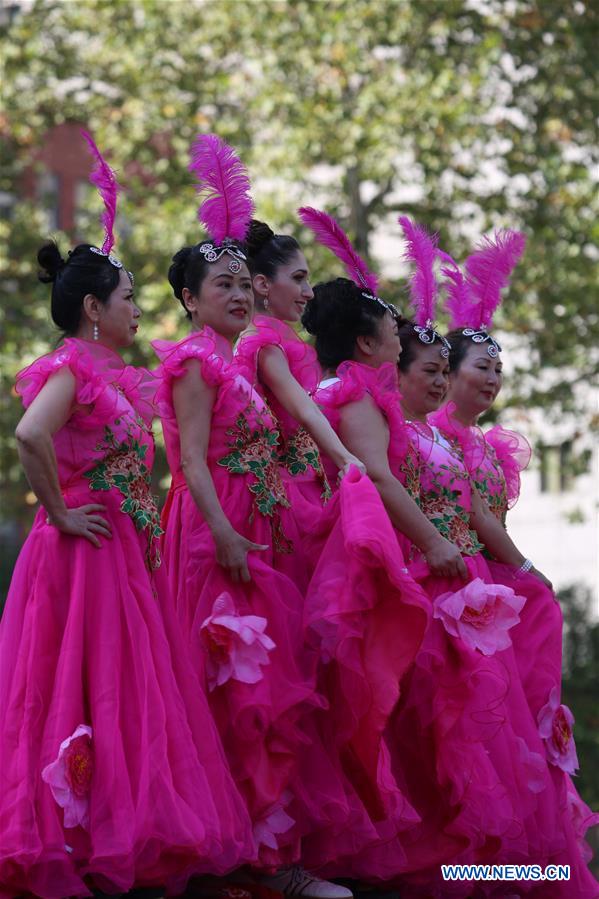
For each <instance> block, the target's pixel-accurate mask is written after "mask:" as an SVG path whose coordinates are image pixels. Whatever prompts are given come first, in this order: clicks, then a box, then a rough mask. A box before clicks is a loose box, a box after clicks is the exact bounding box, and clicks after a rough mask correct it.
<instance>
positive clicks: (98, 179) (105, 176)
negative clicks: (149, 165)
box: [81, 131, 120, 255]
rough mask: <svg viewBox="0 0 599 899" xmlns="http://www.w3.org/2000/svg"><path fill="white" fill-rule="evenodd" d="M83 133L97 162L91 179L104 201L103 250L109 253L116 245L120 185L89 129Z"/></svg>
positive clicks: (102, 220) (102, 219)
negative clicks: (115, 227)
mask: <svg viewBox="0 0 599 899" xmlns="http://www.w3.org/2000/svg"><path fill="white" fill-rule="evenodd" d="M81 134H82V135H83V137H84V138H85V140H86V141H87V143H88V144H89V148H90V150H91V152H92V156H93V157H94V159H95V161H96V163H97V165H96V168H95V169H94V170H93V172H92V173H91V175H90V176H89V180H90V181H91V183H92V184H93V185H94V187H97V188H98V191H99V194H100V196H101V197H102V200H103V201H104V212H103V213H102V218H101V219H100V221H101V222H102V225H103V226H104V243H103V244H102V247H101V250H102V252H103V253H106V255H108V253H110V251H111V250H112V248H113V246H114V234H113V228H114V220H115V217H116V198H117V194H118V192H119V190H120V186H119V183H118V181H117V180H116V175H115V174H114V172H113V171H112V169H111V168H110V166H109V165H108V163H107V162H106V160H105V159H104V157H103V156H102V154H101V153H100V151H99V150H98V148H97V146H96V144H95V143H94V140H93V138H92V136H91V134H88V132H87V131H82V132H81Z"/></svg>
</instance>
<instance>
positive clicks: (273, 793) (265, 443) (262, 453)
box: [154, 328, 371, 866]
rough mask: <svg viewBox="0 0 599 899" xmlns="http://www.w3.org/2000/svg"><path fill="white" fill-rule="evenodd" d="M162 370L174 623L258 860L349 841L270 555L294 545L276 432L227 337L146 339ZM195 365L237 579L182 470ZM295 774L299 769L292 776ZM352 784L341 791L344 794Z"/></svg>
mask: <svg viewBox="0 0 599 899" xmlns="http://www.w3.org/2000/svg"><path fill="white" fill-rule="evenodd" d="M154 348H155V349H156V352H157V353H158V355H159V357H160V360H161V369H160V371H161V376H162V379H163V388H162V407H163V413H164V418H163V427H164V433H165V439H166V446H167V454H168V458H169V464H170V466H171V470H172V472H173V485H172V487H171V491H170V494H169V499H168V502H167V506H166V514H165V516H164V520H165V522H166V524H165V528H166V533H165V537H164V554H165V558H166V561H167V563H168V568H169V576H170V579H171V586H172V591H173V594H174V595H175V596H176V602H177V610H178V613H179V618H180V620H181V623H182V625H183V630H184V632H185V635H186V636H187V639H188V641H189V645H190V648H191V653H192V658H193V661H194V664H195V665H196V668H197V670H198V671H201V672H202V673H203V675H204V677H205V679H206V683H207V690H208V697H209V701H210V705H211V708H212V710H213V714H214V716H215V720H216V722H217V725H218V728H219V731H220V733H221V736H222V740H223V743H224V746H225V749H226V752H227V756H228V759H229V762H230V765H231V769H232V772H233V774H234V777H235V779H236V782H237V784H238V787H239V789H240V791H241V792H242V794H243V797H244V800H245V803H246V805H247V808H248V810H249V813H250V815H251V818H252V822H253V824H254V833H255V836H256V841H257V843H258V848H259V860H260V864H261V865H263V866H264V865H266V866H277V865H280V864H285V863H289V862H292V861H295V860H297V859H298V857H299V851H300V838H301V837H302V836H303V835H304V834H305V833H308V832H312V831H313V830H314V829H316V828H319V827H324V828H325V829H327V828H328V827H329V826H332V825H334V826H341V825H347V824H348V822H349V821H350V819H351V818H354V817H356V816H357V817H358V821H357V822H356V823H355V824H354V825H352V827H354V828H355V829H356V831H357V829H358V828H359V829H360V836H359V841H360V845H362V844H363V843H364V841H366V840H367V839H369V838H370V836H371V835H370V834H368V833H367V832H366V831H367V830H368V827H367V824H368V822H364V821H362V820H361V819H360V817H359V810H357V809H354V808H353V807H352V802H351V800H352V797H351V791H348V790H347V789H346V784H345V782H344V778H343V775H342V772H341V771H339V769H338V766H337V765H336V763H335V760H334V758H333V759H330V758H329V756H328V753H327V752H326V751H325V749H324V747H323V746H322V744H321V742H320V740H319V738H318V734H317V732H316V723H315V718H314V715H315V711H316V710H318V709H322V708H324V706H325V705H326V703H325V701H324V699H323V698H322V697H321V696H320V695H319V694H318V693H317V692H316V688H315V679H316V663H317V657H316V654H315V653H314V652H310V651H309V650H308V648H307V647H306V646H305V644H304V639H303V630H302V613H303V597H302V594H301V593H300V591H299V590H298V588H297V586H296V585H295V583H294V582H293V581H292V580H291V579H290V578H289V577H288V576H287V575H286V574H283V573H282V572H281V569H280V565H279V561H278V560H279V558H280V556H281V555H284V554H287V555H291V554H292V553H293V552H294V548H295V546H298V545H299V537H298V531H297V527H296V524H295V519H294V517H293V513H292V510H291V508H290V504H289V500H288V497H287V493H286V490H285V485H284V483H283V480H282V479H281V475H280V469H279V466H278V452H279V449H278V431H277V428H276V425H275V422H274V420H273V418H272V415H271V412H270V410H269V409H268V408H267V406H266V405H265V403H264V401H263V400H262V398H261V397H260V396H259V395H258V393H256V391H255V390H253V388H252V387H251V386H250V384H249V383H248V382H247V381H246V379H245V378H244V377H243V375H241V374H240V372H239V370H238V368H237V367H236V366H233V365H232V364H231V361H232V352H231V348H230V346H229V344H228V343H227V342H226V341H225V340H224V339H223V338H221V337H219V336H217V335H216V334H215V333H214V332H213V331H212V330H211V329H209V328H204V329H203V330H202V331H199V332H195V333H193V334H191V335H190V336H189V337H187V338H185V339H184V340H182V341H180V342H179V343H168V342H166V341H156V342H155V343H154ZM190 360H191V362H192V363H194V362H195V363H196V364H197V365H198V367H199V371H200V373H201V376H202V378H203V379H204V381H205V382H206V383H207V384H209V385H211V386H214V387H215V388H216V401H215V405H214V408H213V413H212V422H211V432H210V443H209V448H208V458H207V461H208V466H209V469H210V473H211V475H212V479H213V481H214V485H215V488H216V492H217V495H218V498H219V501H220V503H221V505H222V508H223V511H224V513H225V515H226V516H227V518H228V519H229V521H230V522H231V523H232V525H233V527H234V528H235V529H236V530H237V531H238V532H239V533H241V534H243V535H244V536H245V537H247V538H248V539H250V540H252V541H254V542H256V543H259V544H264V545H267V546H268V550H266V551H263V552H254V553H250V554H249V556H248V564H249V567H250V571H251V576H252V580H251V582H250V583H248V584H241V583H234V582H233V581H232V579H231V578H230V577H229V575H228V574H227V572H226V571H225V569H224V568H222V567H221V566H219V565H218V563H217V561H216V553H215V546H214V541H213V539H212V535H211V533H210V530H209V528H208V526H207V525H206V523H205V521H204V519H203V517H202V515H201V513H200V511H199V510H198V508H197V506H196V504H195V502H194V500H193V499H192V497H191V494H190V493H189V491H188V489H187V486H186V483H185V479H184V477H183V474H182V471H181V466H180V445H179V434H178V429H177V424H176V420H175V416H174V411H173V406H172V386H173V383H174V382H175V380H176V379H178V378H180V377H185V375H186V372H187V367H186V366H187V364H188V363H189V362H190ZM302 770H303V772H304V774H303V775H302V776H301V777H300V776H299V775H300V772H301V771H302ZM348 793H349V796H348Z"/></svg>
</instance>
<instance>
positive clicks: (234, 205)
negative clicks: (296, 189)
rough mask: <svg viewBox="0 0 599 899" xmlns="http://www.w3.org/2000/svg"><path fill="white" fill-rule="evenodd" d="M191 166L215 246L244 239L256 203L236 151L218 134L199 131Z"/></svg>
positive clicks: (204, 220) (202, 216)
mask: <svg viewBox="0 0 599 899" xmlns="http://www.w3.org/2000/svg"><path fill="white" fill-rule="evenodd" d="M189 169H190V171H191V172H193V174H194V175H195V177H196V181H197V191H198V193H199V194H200V195H202V196H203V199H202V201H201V203H200V207H199V209H198V219H199V220H200V221H201V222H202V224H203V225H204V226H205V228H206V230H207V231H208V234H209V235H210V237H211V238H212V240H213V241H214V243H215V245H216V246H217V247H220V246H221V245H222V243H223V241H225V240H226V239H227V238H229V240H239V241H242V240H244V239H245V236H246V234H247V230H248V226H249V223H250V219H251V218H252V214H253V212H254V204H253V202H252V198H251V195H250V180H249V177H248V173H247V169H246V168H245V166H244V165H243V163H242V162H241V160H240V159H239V157H238V156H237V153H236V152H235V150H234V149H233V148H232V147H230V146H228V144H226V143H225V142H224V141H223V140H221V139H220V137H217V135H216V134H199V135H198V136H197V137H196V139H195V140H194V142H193V145H192V148H191V162H190V163H189ZM221 255H222V254H221ZM244 258H245V257H244ZM208 261H214V260H208Z"/></svg>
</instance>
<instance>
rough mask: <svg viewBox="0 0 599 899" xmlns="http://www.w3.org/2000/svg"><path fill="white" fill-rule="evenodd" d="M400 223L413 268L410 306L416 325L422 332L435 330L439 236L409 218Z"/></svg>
mask: <svg viewBox="0 0 599 899" xmlns="http://www.w3.org/2000/svg"><path fill="white" fill-rule="evenodd" d="M398 221H399V224H400V225H401V228H402V231H403V233H404V237H405V238H406V241H407V247H406V250H405V253H404V259H405V260H406V261H407V262H411V263H413V265H414V272H413V274H412V275H411V276H410V304H411V306H412V309H413V310H414V321H415V322H416V324H417V325H419V326H420V327H421V328H432V327H433V322H434V321H435V306H436V302H437V294H438V286H437V278H436V277H435V260H436V258H437V235H436V234H429V233H428V231H427V230H426V228H424V227H423V226H422V225H419V224H417V223H416V222H412V221H411V220H410V219H409V218H408V217H407V216H406V215H400V217H399V219H398Z"/></svg>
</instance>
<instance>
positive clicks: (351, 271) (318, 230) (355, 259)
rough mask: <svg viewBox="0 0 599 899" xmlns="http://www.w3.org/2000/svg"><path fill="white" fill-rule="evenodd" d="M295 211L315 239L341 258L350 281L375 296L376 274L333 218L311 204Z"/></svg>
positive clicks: (376, 289) (376, 288) (376, 287)
mask: <svg viewBox="0 0 599 899" xmlns="http://www.w3.org/2000/svg"><path fill="white" fill-rule="evenodd" d="M297 213H298V215H299V217H300V219H301V220H302V222H303V223H304V225H307V227H308V228H310V230H311V231H313V232H314V235H315V237H316V239H317V241H318V242H319V243H321V244H322V245H323V246H325V247H327V249H329V250H331V252H332V253H334V254H335V256H336V257H337V259H340V260H341V262H342V263H343V264H344V266H345V268H346V271H347V273H348V275H349V277H350V278H351V279H352V281H353V282H354V283H355V284H357V285H358V287H360V288H363V289H364V290H367V291H369V293H371V294H373V295H374V296H376V295H377V291H378V278H377V276H376V275H373V273H372V272H371V271H369V269H368V267H367V265H366V263H365V262H364V260H363V259H362V257H361V256H359V255H358V253H356V251H355V250H354V248H353V247H352V245H351V243H350V241H349V238H348V236H347V234H346V233H345V231H344V230H343V228H341V226H340V225H339V224H338V223H337V222H336V221H335V219H334V218H333V217H332V216H330V215H327V213H326V212H320V210H318V209H314V208H313V207H312V206H302V208H301V209H298V211H297Z"/></svg>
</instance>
